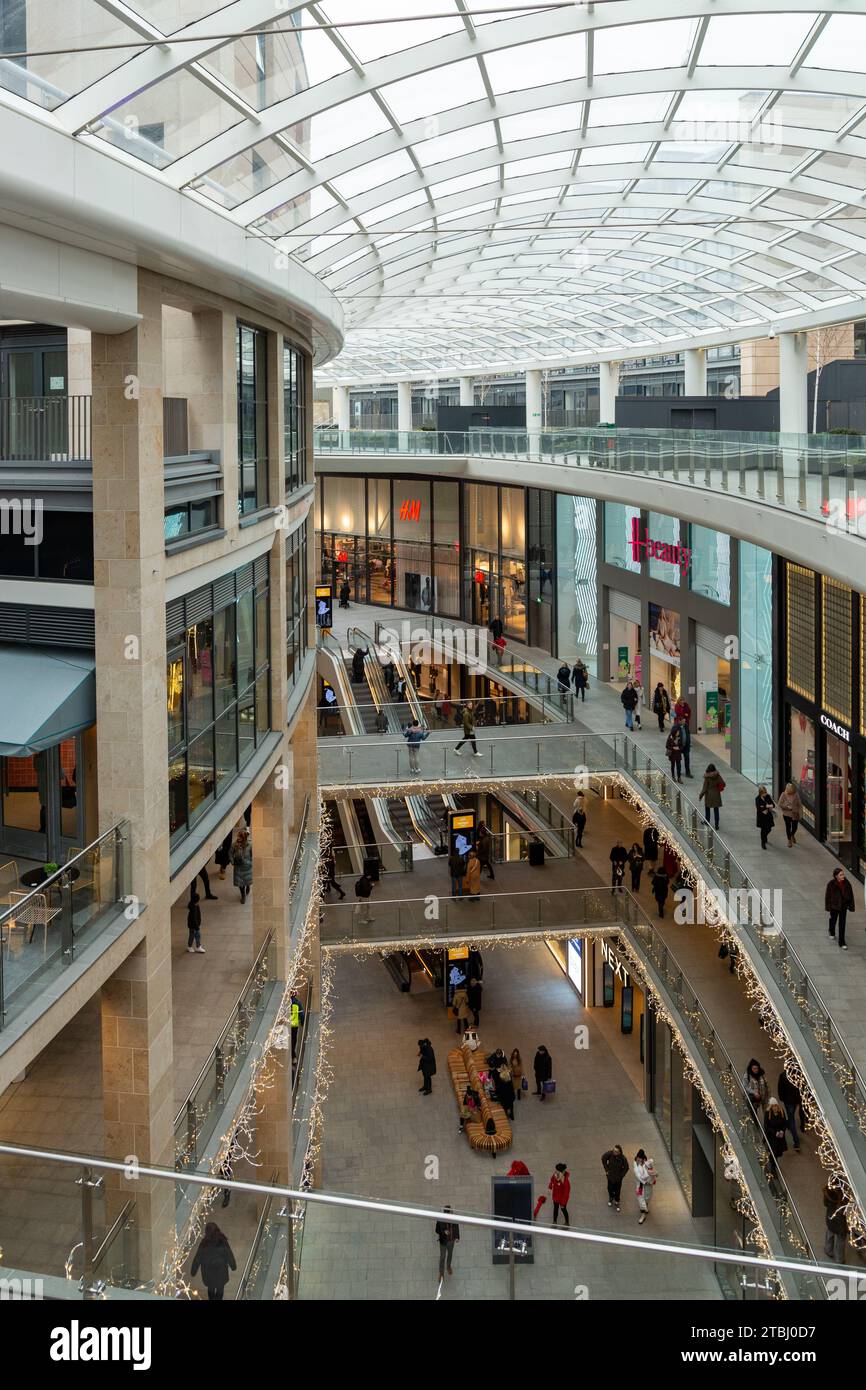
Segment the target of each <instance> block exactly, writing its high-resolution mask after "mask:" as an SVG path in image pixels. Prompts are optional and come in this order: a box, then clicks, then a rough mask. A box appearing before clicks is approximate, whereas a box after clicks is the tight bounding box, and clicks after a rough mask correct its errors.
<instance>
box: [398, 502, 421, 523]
mask: <svg viewBox="0 0 866 1390" xmlns="http://www.w3.org/2000/svg"><path fill="white" fill-rule="evenodd" d="M400 520H401V521H420V520H421V499H420V497H414V498H412V497H407V498H406V501H405V502H401V503H400Z"/></svg>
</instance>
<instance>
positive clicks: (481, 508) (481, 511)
mask: <svg viewBox="0 0 866 1390" xmlns="http://www.w3.org/2000/svg"><path fill="white" fill-rule="evenodd" d="M466 505H467V535H468V536H469V537H470V540H471V543H472V545H473V546H474V547H475V548H476V550H488V551H492V552H495V553H496V554H498V552H499V489H498V488H496V487H493V486H491V485H489V484H487V483H467V485H466Z"/></svg>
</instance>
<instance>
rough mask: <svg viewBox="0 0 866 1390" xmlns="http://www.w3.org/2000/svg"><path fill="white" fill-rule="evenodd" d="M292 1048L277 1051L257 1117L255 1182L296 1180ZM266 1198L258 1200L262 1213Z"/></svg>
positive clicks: (284, 1182) (283, 1182)
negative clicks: (268, 1083) (293, 1175)
mask: <svg viewBox="0 0 866 1390" xmlns="http://www.w3.org/2000/svg"><path fill="white" fill-rule="evenodd" d="M291 1056H292V1054H291V1045H290V1046H289V1047H288V1048H287V1049H286V1051H285V1052H280V1051H276V1050H275V1051H274V1053H273V1057H274V1064H273V1069H272V1072H271V1080H272V1084H271V1085H270V1086H268V1088H267V1090H266V1091H264V1092H263V1093H262V1096H261V1101H260V1103H261V1109H260V1112H259V1114H258V1115H257V1116H256V1139H257V1141H258V1158H257V1170H258V1171H257V1172H256V1173H255V1174H251V1177H252V1178H253V1181H255V1182H266V1183H269V1182H270V1181H271V1178H272V1177H273V1176H274V1174H276V1178H275V1181H276V1182H277V1183H281V1184H289V1183H291V1180H292V1154H291V1140H292V1119H291V1116H292V1064H291ZM264 1201H265V1199H264V1197H259V1198H258V1204H259V1211H260V1212H261V1208H262V1204H263V1203H264Z"/></svg>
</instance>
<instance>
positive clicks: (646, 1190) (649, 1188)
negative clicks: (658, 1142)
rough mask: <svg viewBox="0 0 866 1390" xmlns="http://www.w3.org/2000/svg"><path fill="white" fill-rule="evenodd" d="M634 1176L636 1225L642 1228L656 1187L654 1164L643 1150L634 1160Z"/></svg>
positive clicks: (639, 1151) (639, 1150)
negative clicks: (637, 1215) (636, 1206)
mask: <svg viewBox="0 0 866 1390" xmlns="http://www.w3.org/2000/svg"><path fill="white" fill-rule="evenodd" d="M634 1176H635V1181H636V1183H637V1186H636V1187H635V1192H636V1194H637V1205H638V1210H639V1212H640V1216H639V1217H638V1222H637V1224H638V1225H639V1226H642V1225H643V1223H644V1222H645V1221H646V1219H647V1217H648V1216H649V1209H650V1201H651V1199H652V1195H653V1188H654V1187H655V1185H656V1177H657V1174H656V1170H655V1164H654V1163H653V1161H652V1159H651V1158H647V1156H646V1153H645V1152H644V1150H643V1149H638V1151H637V1153H636V1154H635V1159H634Z"/></svg>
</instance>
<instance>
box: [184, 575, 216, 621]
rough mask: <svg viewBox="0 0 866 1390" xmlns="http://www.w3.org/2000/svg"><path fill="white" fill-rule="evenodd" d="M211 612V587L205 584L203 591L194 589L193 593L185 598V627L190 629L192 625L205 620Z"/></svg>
mask: <svg viewBox="0 0 866 1390" xmlns="http://www.w3.org/2000/svg"><path fill="white" fill-rule="evenodd" d="M212 612H213V585H211V584H205V586H204V588H203V589H196V590H195V591H194V593H191V594H187V596H186V625H187V627H192V625H193V623H198V622H201V620H202V618H207V617H208V616H209V615H210V614H211V613H212Z"/></svg>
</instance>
